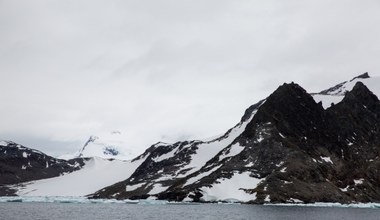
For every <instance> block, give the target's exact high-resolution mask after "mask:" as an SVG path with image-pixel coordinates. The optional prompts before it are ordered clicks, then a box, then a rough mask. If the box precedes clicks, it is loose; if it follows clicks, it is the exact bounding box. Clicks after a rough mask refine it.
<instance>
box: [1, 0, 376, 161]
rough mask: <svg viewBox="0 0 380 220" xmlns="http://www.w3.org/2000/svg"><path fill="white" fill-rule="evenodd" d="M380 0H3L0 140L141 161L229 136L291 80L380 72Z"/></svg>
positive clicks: (315, 85)
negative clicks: (95, 142) (172, 147)
mask: <svg viewBox="0 0 380 220" xmlns="http://www.w3.org/2000/svg"><path fill="white" fill-rule="evenodd" d="M379 10H380V1H378V0H362V1H357V0H335V1H330V0H315V1H314V0H305V1H298V0H288V1H277V0H265V1H259V0H249V1H248V0H247V1H245V0H236V1H227V0H202V1H198V0H181V1H179V0H162V1H161V0H150V1H148V0H136V1H127V0H120V1H115V0H102V1H101V0H65V1H52V0H43V1H42V0H29V1H22V0H0V82H1V87H0V88H1V90H0V91H1V92H0V101H1V105H0V139H4V140H12V141H15V142H18V143H21V144H23V145H26V146H28V147H32V148H36V149H39V150H42V151H44V152H46V153H48V154H50V155H53V156H58V155H61V154H66V153H71V152H74V151H76V150H78V149H79V148H80V147H81V146H82V145H83V144H84V142H85V141H86V140H87V139H88V137H89V136H90V135H100V136H101V135H102V134H105V133H109V132H111V131H120V132H121V133H122V138H123V141H124V142H125V143H126V145H127V146H128V148H130V149H132V151H133V152H134V153H135V154H138V153H141V152H143V151H144V150H145V149H146V148H147V147H149V146H150V145H152V144H153V143H156V142H158V141H164V142H175V141H179V140H185V139H186V140H191V139H202V138H207V137H211V136H215V135H218V134H222V133H224V132H226V131H227V130H228V129H229V128H231V127H233V126H234V125H235V124H237V123H238V122H239V120H240V118H241V116H242V115H243V113H244V110H245V109H246V108H248V107H249V106H250V105H252V104H254V103H256V102H258V101H259V100H261V99H263V98H265V97H267V96H268V95H269V94H270V93H271V92H273V91H274V90H275V89H276V88H277V87H278V86H279V85H281V84H282V83H284V82H291V81H294V82H296V83H299V84H300V85H302V86H303V87H304V88H305V89H306V90H307V91H309V92H315V91H320V90H323V89H326V88H328V87H330V86H332V85H335V84H337V83H339V82H342V81H345V80H349V79H351V78H352V77H354V76H356V75H358V74H361V73H363V72H367V71H368V72H369V73H370V75H380V62H379V57H380V43H379V39H380V28H379V24H380V13H379Z"/></svg>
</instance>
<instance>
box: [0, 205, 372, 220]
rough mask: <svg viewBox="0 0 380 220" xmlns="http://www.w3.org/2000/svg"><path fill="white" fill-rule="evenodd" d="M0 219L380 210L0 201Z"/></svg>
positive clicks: (357, 214)
mask: <svg viewBox="0 0 380 220" xmlns="http://www.w3.org/2000/svg"><path fill="white" fill-rule="evenodd" d="M0 219H1V220H3V219H4V220H12V219H17V220H18V219H22V220H29V219H39V220H44V219H49V220H50V219H64V220H73V219H81V220H93V219H208V220H212V219H218V220H230V219H231V220H234V219H260V220H261V219H268V220H272V219H281V220H285V219H355V220H356V219H359V220H364V219H365V220H367V219H368V220H370V219H376V220H378V219H380V209H359V208H320V207H280V206H255V205H222V204H202V205H133V204H65V203H0Z"/></svg>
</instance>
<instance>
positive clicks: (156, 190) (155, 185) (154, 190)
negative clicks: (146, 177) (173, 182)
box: [149, 183, 169, 195]
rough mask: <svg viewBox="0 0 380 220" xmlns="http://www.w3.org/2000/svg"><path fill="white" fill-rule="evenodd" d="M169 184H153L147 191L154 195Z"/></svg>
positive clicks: (165, 188)
mask: <svg viewBox="0 0 380 220" xmlns="http://www.w3.org/2000/svg"><path fill="white" fill-rule="evenodd" d="M168 188H169V186H162V184H160V183H156V184H153V189H151V190H150V191H149V194H150V195H155V194H158V193H161V192H163V191H165V190H167V189H168Z"/></svg>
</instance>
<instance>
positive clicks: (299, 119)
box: [0, 73, 380, 204]
mask: <svg viewBox="0 0 380 220" xmlns="http://www.w3.org/2000/svg"><path fill="white" fill-rule="evenodd" d="M377 85H380V81H379V78H378V77H369V75H368V74H367V73H366V74H362V75H360V76H358V77H355V78H353V79H352V80H350V81H346V82H343V83H340V84H338V85H336V86H333V87H331V88H330V89H327V90H323V91H321V92H318V93H310V94H309V93H307V92H306V90H304V89H303V88H302V87H301V86H299V85H298V84H295V83H288V84H287V83H285V84H283V85H281V86H280V87H279V88H278V89H276V90H275V91H274V92H273V93H272V94H271V95H270V96H269V97H267V98H266V99H264V100H262V101H260V102H258V103H256V104H254V105H252V106H250V107H249V108H248V109H247V110H246V111H245V113H244V115H243V117H242V118H241V120H240V122H239V123H238V124H237V125H236V126H235V127H233V128H231V129H230V130H228V131H227V132H226V133H225V134H224V135H222V136H220V137H218V138H215V139H214V140H209V141H200V140H192V141H180V142H177V143H174V144H168V143H162V142H158V143H156V144H154V145H152V146H151V147H149V148H148V149H147V150H146V151H145V152H144V153H143V154H142V155H140V156H138V157H136V158H135V159H133V160H129V161H120V160H114V159H102V158H97V157H95V158H91V159H87V160H84V162H83V166H81V169H80V170H77V171H75V172H71V173H67V174H65V175H62V176H58V177H54V178H50V179H42V180H37V181H32V182H23V183H20V182H22V181H18V184H16V185H12V186H8V189H11V190H14V191H13V192H14V193H16V194H18V195H36V196H50V195H66V196H67V195H70V196H75V195H87V196H89V197H91V198H112V199H164V200H175V201H205V202H213V201H229V202H235V201H240V202H248V203H257V204H262V203H311V202H340V203H353V202H379V201H380V171H379V170H380V159H379V156H380V144H379V143H380V101H379V100H378V98H377V96H376V95H380V90H379V88H378V86H377ZM371 91H374V92H375V94H376V95H375V94H374V93H372V92H371ZM331 103H333V104H332V105H331ZM99 140H100V138H99V139H98V138H95V137H92V138H90V139H89V141H88V142H86V144H85V145H84V147H83V150H82V151H80V152H78V154H76V157H83V156H86V155H90V153H88V154H87V153H86V152H91V151H92V152H95V151H96V154H93V155H101V154H99V152H100V153H101V152H102V151H97V150H89V149H95V148H96V149H104V146H105V145H104V144H103V145H102V144H93V143H105V142H103V141H102V142H97V141H99ZM89 146H90V147H89ZM93 146H94V147H93ZM1 152H2V151H0V153H1ZM111 152H112V151H111ZM116 155H117V154H116ZM22 156H23V154H22V153H19V154H18V155H17V157H18V158H20V157H22ZM101 156H104V155H101ZM12 163H13V162H12ZM18 169H20V168H18ZM1 170H2V169H1ZM22 175H24V174H22ZM66 186H67V187H66Z"/></svg>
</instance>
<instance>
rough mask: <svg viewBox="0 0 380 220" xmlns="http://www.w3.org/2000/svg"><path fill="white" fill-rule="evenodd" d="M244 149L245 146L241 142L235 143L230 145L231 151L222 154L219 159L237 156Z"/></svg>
mask: <svg viewBox="0 0 380 220" xmlns="http://www.w3.org/2000/svg"><path fill="white" fill-rule="evenodd" d="M243 150H244V147H243V146H241V145H240V144H239V143H236V144H233V145H232V146H231V147H230V151H229V153H228V154H223V155H220V156H219V160H223V159H224V158H227V157H233V156H236V155H238V154H240V153H241V152H242V151H243Z"/></svg>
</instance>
